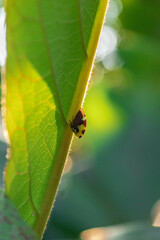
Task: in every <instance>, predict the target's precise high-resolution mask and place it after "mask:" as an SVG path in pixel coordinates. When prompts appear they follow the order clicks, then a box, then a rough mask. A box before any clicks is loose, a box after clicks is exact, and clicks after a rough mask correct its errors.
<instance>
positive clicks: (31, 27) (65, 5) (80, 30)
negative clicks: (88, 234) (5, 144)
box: [3, 0, 107, 235]
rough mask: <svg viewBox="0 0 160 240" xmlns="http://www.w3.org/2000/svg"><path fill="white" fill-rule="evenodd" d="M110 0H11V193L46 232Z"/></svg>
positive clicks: (8, 105)
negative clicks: (72, 122)
mask: <svg viewBox="0 0 160 240" xmlns="http://www.w3.org/2000/svg"><path fill="white" fill-rule="evenodd" d="M106 7H107V1H106V0H101V1H99V0H94V1H91V0H77V1H75V0H69V1H65V0H54V1H53V0H48V1H43V0H28V1H21V0H8V1H7V3H6V6H5V8H6V15H7V17H6V23H7V53H8V55H7V63H6V71H5V72H6V73H5V77H4V79H5V81H4V79H3V89H4V90H3V96H4V97H5V88H6V90H7V91H6V103H5V110H4V115H5V122H6V126H7V129H8V135H9V142H10V147H11V155H10V157H9V162H8V165H7V167H6V172H5V188H6V193H7V194H8V196H9V197H10V198H11V199H12V201H13V202H14V204H15V205H16V206H17V208H18V210H19V212H20V214H21V215H22V216H23V218H24V220H25V221H27V222H28V223H29V224H30V225H31V226H32V227H34V228H35V229H36V231H37V232H38V234H39V235H41V234H42V232H43V230H44V227H45V224H46V221H47V218H48V215H49V212H50V209H51V207H52V203H53V200H54V197H55V194H56V191H57V186H58V183H59V180H60V176H61V174H62V170H63V167H64V163H65V159H66V157H67V154H68V150H69V146H70V144H71V140H72V131H71V129H70V127H69V124H68V123H69V121H71V120H72V119H73V117H74V116H75V115H76V113H77V111H78V110H79V108H80V106H81V105H82V102H83V98H84V95H85V91H86V87H87V84H88V79H89V76H90V71H91V68H92V66H93V60H94V56H95V52H96V47H97V43H98V39H99V35H100V31H101V28H102V24H103V21H104V16H105V11H106Z"/></svg>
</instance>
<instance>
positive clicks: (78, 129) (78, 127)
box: [70, 108, 86, 138]
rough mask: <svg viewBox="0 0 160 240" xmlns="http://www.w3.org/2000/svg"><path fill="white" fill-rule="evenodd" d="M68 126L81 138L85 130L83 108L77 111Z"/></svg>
mask: <svg viewBox="0 0 160 240" xmlns="http://www.w3.org/2000/svg"><path fill="white" fill-rule="evenodd" d="M70 127H71V129H72V131H73V132H74V133H75V135H76V137H78V138H81V137H83V135H84V133H85V131H86V115H85V113H84V110H83V108H80V110H79V111H78V112H77V114H76V116H75V118H74V119H73V121H72V122H71V121H70Z"/></svg>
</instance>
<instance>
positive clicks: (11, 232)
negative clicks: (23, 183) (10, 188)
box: [0, 190, 38, 240]
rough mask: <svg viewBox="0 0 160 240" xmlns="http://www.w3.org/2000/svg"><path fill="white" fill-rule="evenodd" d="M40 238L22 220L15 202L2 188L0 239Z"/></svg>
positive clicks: (35, 239) (0, 191)
mask: <svg viewBox="0 0 160 240" xmlns="http://www.w3.org/2000/svg"><path fill="white" fill-rule="evenodd" d="M4 239H5V240H10V239H16V240H23V239H24V240H25V239H32V240H38V237H37V236H36V234H35V233H34V232H33V230H32V229H31V228H30V227H29V226H28V225H27V224H26V223H25V222H24V221H23V220H22V218H21V217H20V216H19V213H18V212H17V210H16V208H15V206H14V205H13V203H12V202H11V201H10V200H9V199H8V197H7V196H6V195H4V193H3V191H2V190H0V240H4Z"/></svg>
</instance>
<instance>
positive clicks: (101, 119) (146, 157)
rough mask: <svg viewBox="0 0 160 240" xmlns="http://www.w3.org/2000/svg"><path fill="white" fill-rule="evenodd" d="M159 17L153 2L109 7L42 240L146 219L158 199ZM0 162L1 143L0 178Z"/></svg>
mask: <svg viewBox="0 0 160 240" xmlns="http://www.w3.org/2000/svg"><path fill="white" fill-rule="evenodd" d="M159 9H160V1H158V0H154V1H151V0H130V1H128V0H122V1H121V0H111V1H110V8H109V10H108V13H107V17H106V23H105V26H104V28H103V31H102V35H101V40H100V44H99V49H98V52H97V58H96V59H97V60H96V64H95V68H94V71H93V74H92V80H91V84H90V87H89V90H88V94H87V97H86V100H85V103H84V110H85V113H86V115H87V130H86V133H85V135H84V137H83V138H82V139H81V140H80V139H74V142H73V146H72V149H71V153H70V156H69V159H68V161H67V164H66V168H65V172H64V175H63V178H62V181H61V184H60V187H59V191H58V195H57V198H56V202H55V203H54V207H53V211H52V214H51V217H50V220H49V223H48V226H47V230H46V232H45V234H44V239H47V240H51V239H76V238H78V236H79V234H80V232H81V231H83V230H85V229H89V228H93V227H101V226H110V225H114V224H119V223H124V222H131V221H135V220H150V219H151V209H152V207H153V205H154V204H155V202H156V201H157V200H158V199H159V198H160V146H159V143H160V81H159V80H160V14H159ZM1 138H2V137H1ZM5 154H6V144H5V143H3V142H1V144H0V158H1V160H0V167H1V171H3V168H4V164H5ZM1 176H2V174H1ZM0 181H1V185H2V177H1V179H0Z"/></svg>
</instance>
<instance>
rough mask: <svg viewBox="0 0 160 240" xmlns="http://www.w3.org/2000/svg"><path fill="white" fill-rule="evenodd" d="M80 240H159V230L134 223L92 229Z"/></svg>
mask: <svg viewBox="0 0 160 240" xmlns="http://www.w3.org/2000/svg"><path fill="white" fill-rule="evenodd" d="M81 239H82V240H94V239H104V240H105V239H106V240H151V239H152V240H159V239H160V229H159V228H155V227H152V226H151V225H150V224H149V223H145V222H135V223H127V224H123V225H117V226H111V227H106V228H105V227H104V228H93V229H89V230H86V231H84V232H82V233H81Z"/></svg>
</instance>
